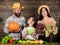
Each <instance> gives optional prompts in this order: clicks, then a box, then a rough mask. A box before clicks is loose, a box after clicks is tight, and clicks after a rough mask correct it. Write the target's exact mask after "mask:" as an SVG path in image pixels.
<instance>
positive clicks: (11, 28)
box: [8, 22, 20, 32]
mask: <svg viewBox="0 0 60 45" xmlns="http://www.w3.org/2000/svg"><path fill="white" fill-rule="evenodd" d="M19 29H20V25H19V24H18V23H17V22H10V23H9V24H8V30H9V31H13V32H14V31H17V30H19Z"/></svg>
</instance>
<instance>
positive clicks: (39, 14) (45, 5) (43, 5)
mask: <svg viewBox="0 0 60 45" xmlns="http://www.w3.org/2000/svg"><path fill="white" fill-rule="evenodd" d="M43 7H45V8H47V10H48V12H49V13H50V9H49V7H48V6H47V5H41V6H39V8H38V14H39V15H40V10H41V8H43Z"/></svg>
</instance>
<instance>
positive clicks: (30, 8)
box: [0, 0, 60, 41]
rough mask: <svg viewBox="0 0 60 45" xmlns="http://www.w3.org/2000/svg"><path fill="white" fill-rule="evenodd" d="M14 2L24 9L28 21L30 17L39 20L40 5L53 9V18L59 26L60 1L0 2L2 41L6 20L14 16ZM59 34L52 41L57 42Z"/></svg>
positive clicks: (22, 0) (11, 0)
mask: <svg viewBox="0 0 60 45" xmlns="http://www.w3.org/2000/svg"><path fill="white" fill-rule="evenodd" d="M14 2H20V3H21V5H22V6H24V9H22V14H21V15H23V16H24V17H25V18H26V19H28V18H29V17H30V16H34V17H36V19H38V14H37V9H38V7H39V6H40V5H43V4H44V5H45V4H46V5H48V6H49V7H50V9H51V16H52V17H54V18H55V20H56V21H57V26H58V25H59V19H60V5H59V4H60V3H59V2H60V0H0V18H1V19H0V40H1V39H2V37H4V36H5V35H6V34H5V33H4V32H3V27H4V24H5V21H6V19H7V18H8V17H9V16H10V15H12V10H11V6H12V4H13V3H14ZM58 36H59V33H58V35H57V36H55V37H54V38H53V36H52V38H51V39H53V40H54V41H56V40H57V38H58Z"/></svg>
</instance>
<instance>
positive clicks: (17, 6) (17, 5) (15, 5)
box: [12, 3, 24, 9]
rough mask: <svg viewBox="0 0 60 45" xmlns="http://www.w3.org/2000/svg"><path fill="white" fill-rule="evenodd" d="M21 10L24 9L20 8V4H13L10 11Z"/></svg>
mask: <svg viewBox="0 0 60 45" xmlns="http://www.w3.org/2000/svg"><path fill="white" fill-rule="evenodd" d="M18 8H19V9H22V8H24V7H23V6H21V4H20V3H14V4H13V6H12V9H18Z"/></svg>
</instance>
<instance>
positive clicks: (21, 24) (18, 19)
mask: <svg viewBox="0 0 60 45" xmlns="http://www.w3.org/2000/svg"><path fill="white" fill-rule="evenodd" d="M13 21H14V22H18V23H19V24H20V26H21V27H22V26H24V25H25V24H26V20H25V18H24V17H23V16H20V17H19V18H15V17H14V15H13V16H10V17H9V18H8V19H7V21H6V23H5V26H4V32H5V33H8V34H9V35H10V36H12V35H13V36H12V37H13V38H14V37H15V38H14V39H17V37H19V38H20V36H19V35H20V33H9V31H8V29H7V27H8V24H9V23H10V22H13ZM19 38H18V39H19Z"/></svg>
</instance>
